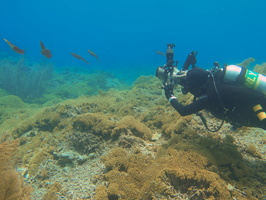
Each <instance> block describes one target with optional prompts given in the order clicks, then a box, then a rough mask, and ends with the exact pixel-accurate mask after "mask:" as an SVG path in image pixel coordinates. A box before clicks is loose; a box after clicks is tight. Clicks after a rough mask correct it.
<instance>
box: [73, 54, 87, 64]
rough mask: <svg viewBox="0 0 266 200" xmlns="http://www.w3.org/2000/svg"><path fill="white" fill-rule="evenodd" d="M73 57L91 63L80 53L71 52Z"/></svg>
mask: <svg viewBox="0 0 266 200" xmlns="http://www.w3.org/2000/svg"><path fill="white" fill-rule="evenodd" d="M70 54H71V55H72V56H73V57H75V58H77V59H79V60H83V61H84V62H85V63H87V64H90V63H89V62H88V61H87V60H85V59H84V58H83V57H81V56H80V55H78V54H75V53H70Z"/></svg>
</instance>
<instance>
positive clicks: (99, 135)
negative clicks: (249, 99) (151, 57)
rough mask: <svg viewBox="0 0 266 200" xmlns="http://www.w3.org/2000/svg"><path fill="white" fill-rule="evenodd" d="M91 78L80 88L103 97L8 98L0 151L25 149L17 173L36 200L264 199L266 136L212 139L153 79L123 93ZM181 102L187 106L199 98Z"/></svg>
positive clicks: (244, 132) (0, 99)
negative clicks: (31, 101) (170, 101)
mask: <svg viewBox="0 0 266 200" xmlns="http://www.w3.org/2000/svg"><path fill="white" fill-rule="evenodd" d="M245 65H248V64H247V62H246V64H245ZM262 66H263V65H262ZM256 68H263V67H260V66H257V67H256ZM68 75H69V74H68ZM82 77H83V81H84V80H86V81H87V82H86V84H84V83H82V85H83V86H82V87H80V84H81V83H80V84H76V88H81V90H82V91H83V89H84V88H85V86H84V85H87V86H88V88H92V89H91V91H94V90H93V88H97V91H98V93H93V95H89V94H83V95H80V94H82V93H78V90H77V89H76V90H75V87H74V86H73V87H74V89H73V90H74V91H72V89H71V90H66V89H65V88H64V89H62V88H63V87H57V92H55V93H52V94H49V95H48V94H47V95H46V96H45V97H43V98H44V99H46V100H45V103H43V104H27V103H24V102H23V101H22V100H21V99H20V98H19V97H17V96H14V95H7V94H6V93H4V92H3V94H2V95H1V96H0V108H1V124H0V128H1V132H2V133H5V134H2V138H5V139H2V140H1V142H2V144H1V145H2V146H0V153H1V147H5V144H6V143H3V142H4V141H9V142H11V141H17V142H19V144H18V143H17V145H18V147H17V148H18V149H19V151H16V152H15V158H14V159H13V160H14V162H15V163H14V165H11V166H10V167H11V169H12V170H13V171H14V169H15V166H16V169H17V171H19V172H20V174H21V180H23V179H24V181H25V183H26V184H30V185H31V187H32V188H33V189H34V191H33V192H32V195H31V199H43V200H46V199H47V200H48V199H49V200H53V199H96V200H119V199H124V200H127V199H128V200H130V199H143V200H151V199H221V200H223V199H252V200H253V199H254V200H255V199H265V195H266V189H265V188H266V181H265V180H266V147H265V144H266V141H265V134H266V132H265V131H263V130H261V129H256V128H242V129H241V130H239V131H238V132H234V131H232V130H231V129H230V125H229V124H225V125H224V126H223V128H222V129H221V131H220V132H217V133H209V132H207V131H206V130H205V128H204V126H203V124H202V122H201V121H200V119H199V118H198V117H197V116H194V115H190V116H187V117H181V116H180V115H179V114H178V113H177V112H176V111H175V110H174V109H173V108H172V107H171V106H170V105H169V104H168V102H167V100H166V99H165V97H164V96H163V95H162V91H161V89H160V84H161V83H160V81H159V80H158V79H157V78H155V77H153V76H142V77H139V78H138V79H137V80H136V81H135V83H134V84H133V85H132V87H131V88H129V89H127V88H123V86H121V87H120V89H119V90H117V89H112V87H111V86H108V85H112V84H111V81H110V80H111V79H109V82H108V83H107V82H105V83H104V86H103V85H102V86H99V85H97V84H96V83H97V82H96V81H92V80H90V83H91V84H89V85H88V81H89V80H88V79H87V77H86V76H83V75H82ZM91 77H93V75H91ZM102 78H103V77H100V76H99V77H98V78H97V79H102ZM59 79H60V77H57V80H58V81H57V82H60V81H59ZM93 83H95V85H96V86H93ZM64 84H67V83H64ZM101 84H102V82H101ZM113 84H114V85H118V84H119V83H118V82H117V81H116V80H115V81H114V83H113ZM105 87H106V88H105ZM60 88H61V89H60ZM59 89H60V91H64V90H66V91H68V95H67V96H65V97H66V98H65V99H64V98H59V96H60V95H62V93H60V92H58V91H59ZM81 90H79V91H81ZM95 90H96V89H95ZM74 92H76V94H77V95H78V97H75V98H74V99H67V98H70V97H73V95H72V94H74ZM176 94H177V95H178V98H179V99H180V101H181V102H182V103H184V104H185V103H189V102H190V101H192V99H193V97H192V96H191V95H189V94H187V95H183V94H181V93H180V88H176ZM55 96H56V97H58V101H53V100H52V98H51V97H55ZM74 96H75V95H74ZM61 97H62V96H61ZM44 99H42V101H44ZM40 101H41V100H40ZM40 101H39V102H40ZM204 114H205V115H206V117H207V119H208V124H209V125H210V126H214V127H215V126H216V125H217V124H219V121H217V120H216V119H215V118H213V117H212V116H209V115H208V113H204ZM4 136H5V137H4ZM11 144H13V143H12V142H11ZM7 149H8V148H7ZM14 172H15V171H14ZM1 173H5V171H4V169H3V168H1ZM18 177H19V176H18ZM19 184H22V183H21V182H19ZM23 187H24V186H23ZM27 191H30V190H27ZM26 194H28V193H26ZM0 199H1V198H0ZM25 199H26V198H25Z"/></svg>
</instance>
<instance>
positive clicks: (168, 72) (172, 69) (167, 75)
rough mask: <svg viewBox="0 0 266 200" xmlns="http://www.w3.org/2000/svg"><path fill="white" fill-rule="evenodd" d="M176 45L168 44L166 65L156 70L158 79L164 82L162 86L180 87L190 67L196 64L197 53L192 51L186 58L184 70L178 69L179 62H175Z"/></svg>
mask: <svg viewBox="0 0 266 200" xmlns="http://www.w3.org/2000/svg"><path fill="white" fill-rule="evenodd" d="M174 47H175V45H174V44H167V49H166V64H165V65H164V66H163V67H162V66H160V67H158V68H157V70H156V77H158V78H159V79H161V80H162V85H163V86H165V85H171V86H174V85H178V84H180V83H181V79H182V78H183V77H185V76H186V72H187V70H188V69H189V67H190V65H192V68H194V67H195V64H196V62H197V61H196V56H197V53H198V52H197V51H192V52H191V53H190V54H189V55H188V56H187V58H186V61H185V63H184V65H183V67H182V70H178V69H177V64H178V61H174V50H173V48H174Z"/></svg>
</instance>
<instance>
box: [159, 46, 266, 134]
mask: <svg viewBox="0 0 266 200" xmlns="http://www.w3.org/2000/svg"><path fill="white" fill-rule="evenodd" d="M173 47H174V45H173V44H168V45H167V50H166V61H167V63H166V65H164V66H163V67H158V68H157V71H156V76H157V77H158V78H160V79H162V81H163V82H162V87H163V89H164V91H165V96H166V98H167V99H168V100H169V102H170V104H171V105H172V106H173V107H174V108H175V110H177V112H179V114H180V115H181V116H186V115H190V114H193V113H196V114H197V115H198V116H200V118H201V120H202V121H203V124H204V125H205V127H206V128H207V129H208V130H209V131H212V132H215V131H218V130H219V129H220V128H221V127H222V125H223V123H224V121H227V122H229V123H230V124H231V125H232V126H233V127H232V128H233V130H237V128H240V127H242V126H248V127H259V128H262V129H265V130H266V113H265V111H266V96H265V94H266V76H263V75H261V74H258V73H256V72H253V71H251V70H248V69H246V68H244V67H241V66H237V65H228V66H225V67H224V68H220V65H219V64H218V63H217V62H215V63H214V66H215V67H214V68H213V69H212V70H205V69H202V68H199V67H196V65H195V64H196V55H197V52H194V51H192V52H191V53H190V54H189V55H188V57H187V59H186V61H185V63H184V65H183V68H182V70H178V69H177V64H176V65H175V62H174V61H173V57H174V51H173ZM176 63H177V62H176ZM190 65H192V69H190V70H188V69H189V67H190ZM175 85H181V86H182V93H183V94H186V93H188V92H190V93H191V94H193V95H194V101H193V103H191V104H189V105H182V104H181V103H179V102H178V98H177V97H176V96H175V95H174V92H173V90H174V86H175ZM203 109H206V110H207V111H210V113H211V114H212V115H213V116H215V117H216V118H219V119H221V120H222V121H221V124H220V125H219V126H218V128H216V129H214V130H213V129H210V128H209V127H208V125H207V121H206V119H205V118H204V116H203V114H202V113H201V112H200V111H201V110H203Z"/></svg>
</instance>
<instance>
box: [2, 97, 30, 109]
mask: <svg viewBox="0 0 266 200" xmlns="http://www.w3.org/2000/svg"><path fill="white" fill-rule="evenodd" d="M0 107H13V108H26V107H28V104H26V103H24V102H23V101H22V100H21V98H20V97H18V96H15V95H8V96H2V97H0Z"/></svg>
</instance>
